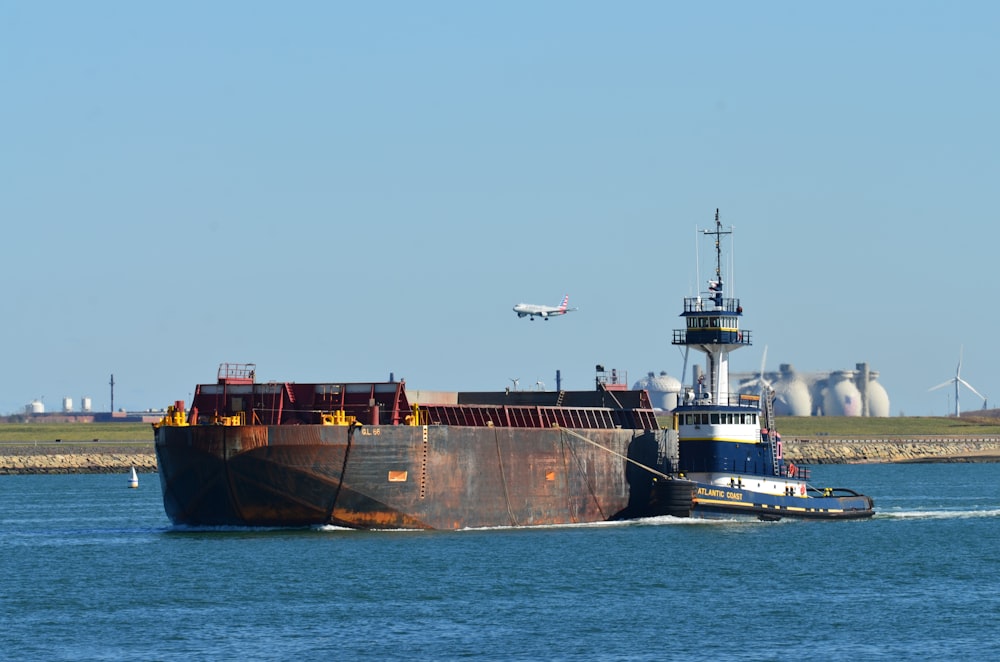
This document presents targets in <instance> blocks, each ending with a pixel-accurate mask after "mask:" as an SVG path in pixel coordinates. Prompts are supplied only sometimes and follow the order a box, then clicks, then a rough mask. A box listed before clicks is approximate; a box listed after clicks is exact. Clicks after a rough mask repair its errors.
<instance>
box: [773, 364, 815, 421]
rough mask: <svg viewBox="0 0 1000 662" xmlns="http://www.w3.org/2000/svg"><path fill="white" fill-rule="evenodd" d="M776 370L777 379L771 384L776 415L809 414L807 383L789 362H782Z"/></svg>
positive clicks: (809, 398)
mask: <svg viewBox="0 0 1000 662" xmlns="http://www.w3.org/2000/svg"><path fill="white" fill-rule="evenodd" d="M778 370H779V371H780V374H779V376H778V379H777V380H776V381H775V382H774V383H773V384H772V385H771V386H772V388H773V389H774V413H775V414H776V415H777V416H810V415H811V414H812V395H810V394H809V385H808V384H806V382H805V380H803V379H802V378H801V377H799V375H798V374H797V373H796V372H795V368H793V367H792V365H791V364H790V363H782V364H781V365H780V366H779V367H778Z"/></svg>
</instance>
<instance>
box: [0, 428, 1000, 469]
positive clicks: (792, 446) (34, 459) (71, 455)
mask: <svg viewBox="0 0 1000 662" xmlns="http://www.w3.org/2000/svg"><path fill="white" fill-rule="evenodd" d="M782 446H783V453H784V457H785V459H786V460H789V461H791V462H795V463H796V464H800V465H806V466H808V465H817V464H894V463H900V464H902V463H934V462H950V463H954V462H984V463H986V462H1000V437H933V438H920V439H831V438H823V439H821V440H819V439H799V438H792V439H787V440H784V442H783V444H782ZM132 467H135V469H136V471H138V472H140V473H157V466H156V453H155V452H154V450H153V443H152V442H151V441H118V442H95V443H88V442H69V443H59V442H3V443H0V476H3V475H22V474H98V473H125V472H128V471H129V470H130V469H131V468H132Z"/></svg>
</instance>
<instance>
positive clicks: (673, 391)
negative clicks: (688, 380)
mask: <svg viewBox="0 0 1000 662" xmlns="http://www.w3.org/2000/svg"><path fill="white" fill-rule="evenodd" d="M632 388H633V389H635V390H641V389H645V390H646V391H647V392H649V401H650V403H651V404H652V405H653V408H654V409H663V410H664V411H672V410H674V409H676V408H677V398H678V396H679V394H680V392H681V382H680V380H679V379H677V378H675V377H671V376H670V375H668V374H667V373H666V371H661V372H660V374H659V376H657V375H654V374H653V373H652V372H649V373H647V374H646V376H645V377H644V378H643V379H640V380H639V381H637V382H636V383H635V386H633V387H632Z"/></svg>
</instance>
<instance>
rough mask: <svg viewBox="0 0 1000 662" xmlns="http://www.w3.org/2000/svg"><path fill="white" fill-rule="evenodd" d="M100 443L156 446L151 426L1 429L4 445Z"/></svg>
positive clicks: (32, 425)
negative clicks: (118, 442) (131, 442)
mask: <svg viewBox="0 0 1000 662" xmlns="http://www.w3.org/2000/svg"><path fill="white" fill-rule="evenodd" d="M56 439H60V440H62V441H63V442H85V441H89V442H93V441H94V440H95V439H97V440H100V441H149V442H150V443H152V442H153V427H152V426H151V425H150V424H149V423H5V424H2V425H0V443H18V442H35V441H39V442H48V441H55V440H56Z"/></svg>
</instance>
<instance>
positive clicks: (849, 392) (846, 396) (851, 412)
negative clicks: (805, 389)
mask: <svg viewBox="0 0 1000 662" xmlns="http://www.w3.org/2000/svg"><path fill="white" fill-rule="evenodd" d="M853 378H854V371H853V370H838V371H836V372H831V373H830V376H829V377H828V378H827V380H826V387H825V388H823V391H822V392H823V414H824V415H825V416H861V406H862V403H861V391H859V390H858V387H857V386H855V384H854V381H853Z"/></svg>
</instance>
